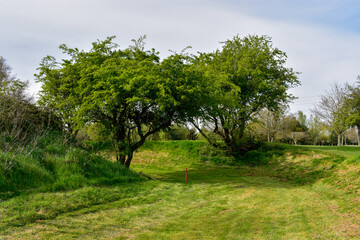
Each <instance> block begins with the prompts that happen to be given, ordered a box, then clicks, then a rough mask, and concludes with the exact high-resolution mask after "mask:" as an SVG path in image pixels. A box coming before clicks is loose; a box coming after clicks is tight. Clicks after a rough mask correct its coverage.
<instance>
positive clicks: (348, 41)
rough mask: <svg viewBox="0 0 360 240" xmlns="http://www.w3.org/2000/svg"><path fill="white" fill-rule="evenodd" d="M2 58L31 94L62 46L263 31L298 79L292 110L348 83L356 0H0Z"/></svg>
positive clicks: (199, 46) (190, 41) (213, 40)
mask: <svg viewBox="0 0 360 240" xmlns="http://www.w3.org/2000/svg"><path fill="white" fill-rule="evenodd" d="M0 31H1V35H0V56H3V57H4V58H6V59H7V63H8V64H9V65H10V66H11V67H12V68H13V73H15V74H16V75H17V76H18V77H19V78H20V79H22V80H29V81H30V83H31V89H30V90H31V92H33V93H36V92H37V91H38V90H39V89H40V86H39V85H38V84H35V83H34V77H33V75H34V73H36V68H37V67H38V66H39V63H40V61H41V59H42V58H43V57H45V56H46V55H52V56H55V57H56V58H58V59H61V58H62V57H63V56H62V54H61V51H60V50H59V49H58V46H59V45H60V44H63V43H65V44H67V45H68V46H69V47H77V48H80V49H84V50H88V49H89V48H90V46H91V42H94V41H96V40H97V39H100V40H103V39H105V38H106V37H107V36H113V35H115V36H117V38H116V40H115V41H116V42H117V43H118V44H119V45H120V47H123V48H126V47H127V46H128V45H129V44H130V43H131V39H137V38H138V37H139V36H142V35H145V34H146V35H147V37H148V38H147V40H146V43H147V47H149V48H155V49H156V50H158V51H160V53H161V56H163V57H165V56H167V55H169V51H168V50H169V49H171V50H176V51H181V50H182V49H183V48H185V47H186V46H192V50H191V51H195V52H196V51H206V52H210V51H213V50H215V49H217V48H220V47H221V44H220V43H219V42H221V41H224V40H226V39H229V38H231V37H232V36H234V35H236V34H239V35H240V36H246V35H249V34H257V35H268V36H270V37H272V40H273V43H274V46H275V47H278V48H279V49H281V50H283V51H285V52H286V53H287V55H288V62H287V66H288V67H292V68H293V69H294V70H295V71H298V72H301V74H300V75H299V79H300V81H301V83H302V85H301V86H300V87H297V88H295V89H293V90H291V92H292V93H293V94H294V95H295V96H297V97H298V100H296V101H295V102H294V103H293V104H291V111H292V112H296V111H298V110H302V111H305V113H307V114H309V113H310V111H309V109H310V108H312V107H313V104H314V103H316V102H317V101H318V96H320V95H321V94H323V93H324V91H325V90H326V89H329V88H330V86H331V84H332V83H340V84H342V83H345V82H349V83H354V82H355V81H356V77H357V76H358V75H359V74H360V1H358V0H326V1H325V0H302V1H298V0H273V1H271V0H247V1H246V0H238V1H235V0H218V1H216V0H182V1H181V0H171V1H170V0H167V1H166V0H151V1H150V0H148V1H146V0H132V1H130V0H129V1H124V0H61V1H60V0H0Z"/></svg>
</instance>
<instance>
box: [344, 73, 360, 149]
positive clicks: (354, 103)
mask: <svg viewBox="0 0 360 240" xmlns="http://www.w3.org/2000/svg"><path fill="white" fill-rule="evenodd" d="M357 80H358V81H357V82H356V84H354V85H348V89H349V93H348V95H347V96H346V99H345V106H347V107H348V108H349V115H348V121H349V124H350V125H351V126H354V127H356V128H357V130H358V131H357V133H358V138H359V139H360V76H358V78H357ZM358 144H359V146H360V141H358Z"/></svg>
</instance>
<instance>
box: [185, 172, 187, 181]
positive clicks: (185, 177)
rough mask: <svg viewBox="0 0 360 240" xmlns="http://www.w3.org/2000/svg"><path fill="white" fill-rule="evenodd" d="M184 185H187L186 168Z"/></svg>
mask: <svg viewBox="0 0 360 240" xmlns="http://www.w3.org/2000/svg"><path fill="white" fill-rule="evenodd" d="M185 185H187V168H186V169H185Z"/></svg>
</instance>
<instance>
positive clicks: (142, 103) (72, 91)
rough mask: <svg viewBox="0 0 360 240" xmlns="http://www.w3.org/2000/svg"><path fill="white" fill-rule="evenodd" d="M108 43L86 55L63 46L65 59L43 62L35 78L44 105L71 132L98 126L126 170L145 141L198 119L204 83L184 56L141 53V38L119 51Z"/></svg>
mask: <svg viewBox="0 0 360 240" xmlns="http://www.w3.org/2000/svg"><path fill="white" fill-rule="evenodd" d="M113 39H114V37H110V38H107V39H106V40H104V41H97V42H94V43H93V46H92V49H91V50H90V51H88V52H85V51H79V50H78V49H77V48H68V47H67V46H66V45H62V46H61V47H60V48H61V49H62V50H63V51H64V53H66V54H67V55H68V56H69V57H70V59H69V60H63V61H62V63H61V65H59V64H58V63H57V62H56V60H55V59H54V58H52V57H46V58H44V60H43V62H42V63H41V65H40V68H39V70H40V73H39V74H37V75H36V76H37V80H38V81H39V82H42V83H43V87H42V91H41V102H42V103H43V104H46V105H48V106H53V107H54V109H55V111H56V112H57V113H58V114H59V115H61V116H63V119H64V120H65V121H66V124H69V125H72V126H75V128H76V129H79V128H80V127H81V126H83V125H85V124H89V123H97V124H100V125H102V126H103V127H104V128H105V129H106V130H107V131H108V132H109V134H110V136H111V138H112V140H113V142H114V145H115V149H116V159H117V161H118V162H119V163H121V164H122V165H125V166H126V167H129V166H130V163H131V160H132V158H133V153H134V151H135V150H136V149H138V148H139V147H140V146H142V145H143V144H144V142H145V140H146V138H148V137H149V136H150V135H152V134H154V133H156V132H158V131H160V130H161V129H165V128H167V127H169V126H171V125H172V124H173V123H181V122H184V121H188V120H191V119H192V118H193V117H195V116H197V115H198V113H199V111H198V109H199V108H200V106H201V105H202V104H203V101H202V95H203V93H204V91H203V88H204V84H205V83H204V82H203V77H202V74H200V73H199V72H198V71H196V69H195V68H194V67H193V66H192V64H191V58H190V56H188V55H186V54H184V53H181V54H176V53H175V54H173V55H171V56H169V57H168V58H166V59H164V60H163V61H160V58H159V56H158V54H159V53H158V52H156V51H155V50H154V49H152V50H145V46H144V39H145V37H142V38H140V39H139V40H133V43H134V44H133V45H132V46H129V47H128V48H126V49H124V50H121V49H119V48H118V46H117V45H116V44H114V43H113ZM60 100H61V102H59V101H60Z"/></svg>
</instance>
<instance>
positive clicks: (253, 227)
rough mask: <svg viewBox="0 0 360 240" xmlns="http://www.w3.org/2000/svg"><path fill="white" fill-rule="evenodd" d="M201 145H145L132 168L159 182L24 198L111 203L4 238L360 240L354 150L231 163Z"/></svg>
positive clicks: (12, 230) (12, 228)
mask: <svg viewBox="0 0 360 240" xmlns="http://www.w3.org/2000/svg"><path fill="white" fill-rule="evenodd" d="M200 146H201V144H200V143H196V144H195V143H190V142H160V143H151V144H147V146H146V147H145V148H144V149H143V150H141V151H139V152H137V153H136V155H135V159H134V160H133V163H132V169H133V170H135V171H137V172H142V173H143V174H145V175H147V176H150V177H151V178H152V179H153V180H149V181H142V182H136V183H129V184H127V185H126V186H124V185H112V186H98V187H96V188H95V187H94V188H91V189H90V188H89V187H88V188H84V189H78V190H74V191H70V192H58V193H37V194H36V196H29V195H26V197H23V198H24V199H26V202H24V201H23V202H22V203H23V204H29V205H31V202H32V201H40V200H41V199H46V198H47V197H49V196H48V195H51V196H53V195H54V194H58V198H60V199H63V200H62V201H68V204H72V201H76V196H77V195H76V194H80V193H81V196H83V195H84V194H85V192H87V191H89V192H91V193H92V195H91V194H90V197H91V196H93V197H94V196H97V195H96V194H97V193H96V191H97V192H99V194H100V193H101V194H104V197H107V198H109V199H110V200H107V201H101V200H99V201H94V203H93V204H87V205H84V206H82V205H79V206H78V207H74V208H69V209H70V210H67V211H63V212H61V211H59V213H58V214H55V215H54V216H52V217H49V218H45V219H37V220H34V221H33V223H30V224H21V221H20V220H16V221H19V224H11V222H10V223H9V222H6V221H5V220H4V219H0V222H1V221H2V222H4V223H3V224H2V225H0V226H2V228H0V229H1V231H2V232H1V234H0V239H72V238H79V239H360V215H359V214H360V211H359V209H358V206H359V204H360V187H359V185H360V183H359V177H360V174H359V172H360V164H359V162H358V161H357V160H358V159H359V158H358V156H360V155H359V154H360V150H359V149H358V148H357V147H342V148H336V147H287V148H286V149H283V150H281V151H278V152H277V153H276V154H274V155H267V156H266V158H267V163H266V164H262V165H257V166H248V165H242V166H226V165H213V164H211V163H209V162H207V161H206V160H204V159H203V160H200V157H199V156H198V155H197V148H198V147H200ZM186 168H187V170H188V184H187V185H185V184H184V177H185V169H186ZM89 189H90V190H89ZM94 191H95V193H94ZM66 196H68V197H66ZM71 196H72V197H71ZM21 197H22V196H19V197H18V198H21ZM16 198H17V197H15V200H14V199H7V200H3V201H2V202H1V204H0V209H1V210H0V211H1V212H0V213H4V212H6V211H11V210H12V208H13V209H16V206H15V204H18V203H19V202H20V201H19V200H16ZM49 199H51V197H49ZM11 201H12V202H11ZM54 204H55V203H54ZM5 208H6V209H5ZM51 208H55V206H51V204H50V206H48V211H50V210H49V209H51ZM38 211H41V207H39V210H38ZM43 211H46V209H45V210H44V209H43ZM7 216H10V214H9V213H7ZM16 219H19V218H16Z"/></svg>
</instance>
